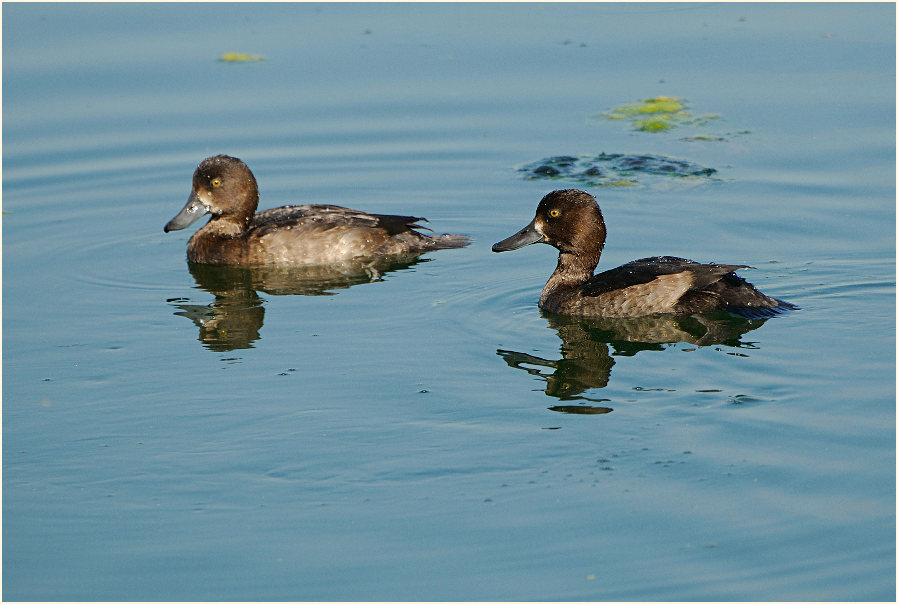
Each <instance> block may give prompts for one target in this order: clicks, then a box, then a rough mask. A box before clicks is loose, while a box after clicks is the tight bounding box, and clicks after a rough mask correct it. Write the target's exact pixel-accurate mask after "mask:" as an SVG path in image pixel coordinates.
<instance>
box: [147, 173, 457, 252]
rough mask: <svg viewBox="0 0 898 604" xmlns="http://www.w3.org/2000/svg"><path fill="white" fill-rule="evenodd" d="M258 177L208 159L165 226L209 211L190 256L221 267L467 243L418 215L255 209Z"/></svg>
mask: <svg viewBox="0 0 898 604" xmlns="http://www.w3.org/2000/svg"><path fill="white" fill-rule="evenodd" d="M258 205H259V188H258V185H257V184H256V178H255V177H254V176H253V173H252V172H251V171H250V169H249V168H248V167H247V165H246V164H245V163H243V162H242V161H240V160H239V159H237V158H236V157H229V156H227V155H216V156H215V157H209V158H207V159H204V160H203V161H202V163H200V165H199V166H197V169H196V171H195V172H194V173H193V190H192V191H191V192H190V197H188V199H187V204H186V205H185V206H184V208H183V209H182V210H181V211H180V212H179V213H178V215H177V216H175V217H174V218H172V219H171V220H170V221H169V222H168V224H166V225H165V229H164V231H165V232H166V233H167V232H169V231H177V230H179V229H183V228H185V227H187V226H190V225H191V224H193V223H194V222H195V221H196V220H197V219H198V218H199V217H200V216H202V215H203V214H206V213H209V214H211V215H212V218H210V219H209V222H208V223H206V225H205V226H204V227H202V228H201V229H200V230H198V231H197V232H196V233H194V234H193V236H192V237H191V238H190V241H188V243H187V259H188V260H190V261H191V262H197V263H199V264H215V265H220V266H261V265H271V264H334V263H339V262H344V261H348V260H359V259H366V258H378V257H382V256H387V255H399V254H420V253H424V252H427V251H430V250H439V249H446V248H458V247H464V246H466V245H468V243H469V240H468V237H466V236H464V235H448V234H446V235H434V236H430V235H425V234H423V233H419V232H418V229H426V227H423V226H421V225H420V224H417V223H418V222H420V221H422V220H424V221H426V219H424V218H416V217H414V216H391V215H386V214H368V213H366V212H360V211H358V210H351V209H349V208H343V207H340V206H333V205H299V206H283V207H280V208H274V209H271V210H264V211H262V212H259V213H258V214H254V212H255V211H256V207H257V206H258ZM427 230H429V229H427Z"/></svg>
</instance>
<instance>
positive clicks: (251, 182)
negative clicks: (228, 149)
mask: <svg viewBox="0 0 898 604" xmlns="http://www.w3.org/2000/svg"><path fill="white" fill-rule="evenodd" d="M258 205H259V187H258V185H257V184H256V178H255V177H254V176H253V173H252V172H251V171H250V169H249V168H248V167H247V165H246V164H245V163H243V162H242V161H240V160H239V159H237V158H236V157H230V156H228V155H216V156H215V157H209V158H207V159H204V160H203V161H202V162H201V163H200V165H199V166H197V168H196V171H195V172H194V173H193V189H192V190H191V191H190V196H189V197H188V198H187V203H186V204H185V205H184V208H183V209H182V210H181V211H180V212H178V215H177V216H175V217H174V218H172V219H171V220H170V221H169V222H168V224H166V225H165V228H164V229H163V230H164V231H165V232H166V233H167V232H169V231H177V230H180V229H183V228H186V227H188V226H190V225H191V224H193V223H194V222H196V221H197V220H198V219H199V218H200V216H203V215H204V214H211V215H212V219H213V220H215V219H223V220H225V221H227V222H231V223H234V224H235V225H236V226H238V227H239V230H240V231H243V230H246V229H247V228H248V227H249V225H250V223H251V222H252V219H253V214H254V213H255V212H256V208H257V207H258Z"/></svg>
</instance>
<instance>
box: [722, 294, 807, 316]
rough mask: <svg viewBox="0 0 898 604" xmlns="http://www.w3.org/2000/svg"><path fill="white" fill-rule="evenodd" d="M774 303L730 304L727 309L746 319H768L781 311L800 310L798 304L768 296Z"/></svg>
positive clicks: (781, 312)
mask: <svg viewBox="0 0 898 604" xmlns="http://www.w3.org/2000/svg"><path fill="white" fill-rule="evenodd" d="M770 299H771V300H773V301H774V302H775V303H776V304H775V305H772V306H763V307H762V306H742V307H733V306H730V307H729V308H727V310H728V311H729V312H731V313H733V314H737V315H739V316H740V317H744V318H746V319H769V318H770V317H775V316H777V315H781V314H783V313H787V312H790V311H793V310H801V307H800V306H797V305H795V304H792V303H791V302H786V301H785V300H780V299H779V298H770Z"/></svg>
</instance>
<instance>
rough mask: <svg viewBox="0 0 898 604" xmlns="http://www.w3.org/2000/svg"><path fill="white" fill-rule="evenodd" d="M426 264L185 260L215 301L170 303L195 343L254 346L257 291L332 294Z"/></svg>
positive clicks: (412, 259)
mask: <svg viewBox="0 0 898 604" xmlns="http://www.w3.org/2000/svg"><path fill="white" fill-rule="evenodd" d="M428 261H429V260H428V259H426V258H423V259H422V258H419V257H418V256H416V255H409V256H392V257H381V258H378V259H376V260H374V261H368V262H344V263H340V264H333V265H326V266H323V265H322V266H259V267H231V266H211V265H208V264H196V263H193V262H188V263H187V267H188V269H189V270H190V274H191V275H192V276H193V278H194V280H195V281H196V284H197V287H198V288H201V289H204V290H206V291H207V292H209V293H210V294H212V295H213V296H215V300H214V301H213V302H212V303H211V304H205V305H201V304H189V299H187V298H172V299H169V300H168V302H169V303H171V304H173V305H174V306H175V308H177V309H178V312H176V313H174V314H175V315H178V316H181V317H187V318H188V319H190V320H191V321H193V322H194V324H195V325H196V326H197V327H198V328H199V337H198V339H199V341H200V342H202V343H203V346H205V347H206V348H208V349H209V350H213V351H216V352H222V351H228V350H235V349H240V348H253V343H254V342H255V341H256V340H258V339H259V337H260V336H259V330H261V329H262V323H263V322H264V319H265V307H264V300H263V299H262V298H261V297H260V296H259V294H258V292H263V293H266V294H270V295H275V296H285V295H301V296H328V295H334V293H335V292H334V291H333V290H339V289H347V288H349V287H352V286H353V285H358V284H360V283H372V282H375V281H382V280H383V276H384V275H385V274H387V273H390V272H393V271H399V270H405V269H407V268H409V267H411V266H414V265H415V264H417V263H419V262H428Z"/></svg>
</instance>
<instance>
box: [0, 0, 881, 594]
mask: <svg viewBox="0 0 898 604" xmlns="http://www.w3.org/2000/svg"><path fill="white" fill-rule="evenodd" d="M3 17H4V20H3V28H4V29H3V34H4V44H3V84H4V96H3V118H4V119H3V126H4V128H3V143H4V147H3V151H4V153H3V168H4V171H3V193H4V195H3V212H4V214H3V236H4V238H3V277H4V280H3V285H4V287H3V310H4V314H3V352H4V356H3V377H4V378H5V379H4V381H3V487H4V488H3V521H4V522H3V544H4V546H5V547H4V550H3V554H4V555H3V598H4V599H6V600H54V599H75V600H97V599H101V600H140V599H144V600H145V599H150V600H171V599H176V600H197V599H199V600H220V599H257V600H284V599H286V600H355V599H374V600H405V599H427V600H446V599H448V600H470V599H477V600H529V599H545V600H559V599H560V600H631V599H635V600H709V599H710V600H714V599H737V600H738V599H750V600H767V599H771V600H808V599H810V600H858V599H874V600H892V599H894V597H895V541H894V535H895V507H894V504H895V415H894V410H895V405H894V401H895V381H894V378H895V323H894V318H895V287H894V285H895V263H894V260H895V209H894V208H895V206H894V200H895V121H894V120H895V92H894V91H895V62H894V43H895V25H894V23H895V8H894V6H892V5H889V4H874V5H869V4H852V5H850V6H848V5H838V4H837V5H829V4H828V5H767V4H762V5H738V4H737V5H732V4H725V5H712V4H701V5H668V4H663V5H654V4H652V5H619V4H611V5H604V4H599V5H592V4H576V5H565V4H561V5H556V4H550V5H538V4H527V5H513V4H512V5H507V4H502V5H491V4H483V5H481V4H477V5H462V4H448V5H445V4H437V5H430V4H428V5H416V4H412V5H377V4H373V5H368V4H364V5H356V4H352V5H343V4H340V5H308V4H302V5H292V4H276V5H244V4H224V5H221V4H212V5H210V4H203V5H192V4H186V5H181V4H178V5H171V4H168V5H157V4H137V5H115V4H113V5H109V4H102V5H88V4H86V5H68V4H66V5H46V4H6V5H4V6H3ZM227 52H246V53H251V54H260V55H263V56H264V60H263V61H259V62H245V63H227V62H222V61H218V60H217V59H218V57H219V56H220V55H222V54H223V53H227ZM658 95H666V96H675V97H680V98H685V99H686V100H687V101H688V104H689V111H690V112H692V113H693V114H694V115H696V116H698V115H709V114H714V115H716V116H718V117H712V118H710V119H708V121H707V123H704V124H686V125H680V126H678V127H677V128H675V129H673V130H671V131H668V132H664V133H656V134H652V133H646V132H640V131H637V130H634V129H633V127H632V126H631V125H630V124H629V123H627V122H626V121H610V120H607V119H604V118H603V117H602V116H601V114H602V113H603V112H608V111H609V110H612V109H613V108H615V107H618V106H620V105H622V104H624V103H631V102H635V101H638V100H640V99H644V98H649V97H654V96H658ZM718 139H722V140H718ZM216 153H228V154H232V155H235V156H238V157H241V158H242V159H244V160H246V161H247V163H248V164H249V165H250V167H251V168H252V169H253V170H254V172H255V174H256V176H257V178H258V179H259V182H260V186H261V194H262V202H261V207H262V208H266V207H274V206H277V205H282V204H285V203H290V202H322V203H339V204H343V205H347V206H350V207H356V208H360V209H364V210H369V211H376V212H385V213H398V214H414V215H423V216H426V217H427V218H429V219H430V221H431V226H432V227H433V228H434V229H436V230H437V231H439V232H457V233H465V234H468V235H471V236H472V237H473V238H474V243H473V245H471V246H470V247H468V248H466V249H462V250H446V251H440V252H436V253H433V254H430V255H427V256H425V257H424V258H422V259H421V261H420V262H417V263H415V264H412V265H409V266H403V267H391V268H392V269H393V270H389V271H385V272H384V273H383V274H382V275H381V276H380V278H379V279H375V280H373V281H372V280H368V279H364V280H362V281H363V282H359V283H354V284H353V283H337V284H328V286H326V287H315V286H314V283H312V285H309V283H308V282H306V281H301V280H297V279H295V278H289V276H288V278H286V279H284V278H283V276H282V275H280V276H279V275H277V274H275V275H271V274H257V273H256V274H250V273H247V272H244V273H239V274H234V273H228V272H227V271H225V272H224V273H221V272H218V273H216V272H214V271H212V272H211V273H210V272H209V271H201V270H199V271H198V270H193V272H191V270H190V268H189V267H188V266H187V264H186V263H185V260H184V258H185V252H184V248H185V244H186V240H187V238H188V237H189V234H190V232H192V231H193V229H192V228H191V229H188V230H187V231H185V232H179V233H170V234H163V233H162V226H163V225H164V224H165V222H166V221H167V220H169V219H170V218H171V217H172V216H173V215H174V214H175V213H176V212H177V211H178V210H179V209H180V208H181V206H182V205H183V202H184V200H185V199H186V196H187V194H188V192H189V186H190V177H191V173H192V171H193V168H194V167H195V166H196V164H197V163H198V162H199V161H200V160H202V159H203V158H204V157H206V156H208V155H213V154H216ZM601 153H607V154H612V153H625V154H639V155H652V156H659V157H669V158H674V159H676V160H682V161H685V162H689V164H695V165H697V166H701V167H703V168H710V169H713V170H714V171H715V172H714V174H713V178H697V179H696V178H693V179H686V180H684V179H678V178H666V177H663V176H655V175H651V174H643V175H638V177H637V178H636V181H637V185H636V186H598V185H599V184H602V183H596V186H595V187H591V186H590V190H592V191H593V192H595V193H596V194H597V195H598V197H599V200H600V203H601V204H602V208H603V211H604V213H605V218H606V221H607V223H608V229H609V239H608V243H607V245H606V252H605V255H604V257H603V259H602V264H601V265H600V266H605V267H611V266H615V265H617V264H620V263H622V262H625V261H627V260H631V259H634V258H638V257H642V256H647V255H654V254H677V255H682V256H686V257H690V258H694V259H696V260H717V261H720V262H731V263H746V264H751V265H752V266H755V267H756V270H753V271H750V274H747V275H746V276H747V277H749V279H750V280H751V281H752V282H754V283H755V284H756V285H758V286H759V287H761V288H762V289H763V290H764V291H765V292H766V293H768V294H771V295H774V296H777V297H782V298H784V299H787V300H789V301H791V302H794V303H797V304H799V305H800V306H801V307H802V310H801V311H800V312H797V313H793V314H790V315H788V316H785V317H779V318H776V319H773V320H770V321H768V322H766V323H763V324H744V323H743V324H739V325H735V326H733V325H727V324H723V325H718V324H712V325H710V326H708V325H705V326H703V325H697V324H695V323H687V324H675V325H671V324H669V323H665V324H663V325H650V326H646V325H635V326H634V325H629V324H628V325H616V326H611V327H609V326H608V325H602V324H595V323H590V322H576V321H575V322H568V321H562V320H559V319H558V318H555V317H550V316H543V315H542V314H541V313H540V312H539V310H538V309H537V307H536V301H537V298H538V295H539V290H540V288H541V287H542V284H543V283H544V282H545V279H546V278H547V276H548V274H549V272H550V271H551V270H552V267H553V266H554V257H553V256H554V255H553V254H552V250H550V249H549V248H546V247H544V246H531V247H529V248H526V249H523V250H520V251H516V252H514V253H509V254H502V255H495V254H492V253H491V252H490V250H489V248H490V245H491V244H492V243H493V242H495V241H498V240H500V239H502V238H504V237H506V236H508V235H509V234H511V233H513V232H515V231H516V230H517V229H519V228H520V227H522V226H523V225H524V224H526V223H527V222H528V221H529V220H530V218H531V217H532V212H533V209H534V208H535V206H536V203H537V202H538V200H539V199H540V197H542V195H544V194H545V193H546V192H548V191H549V190H552V189H553V188H558V187H563V186H587V185H584V184H582V183H578V182H571V181H554V180H545V179H535V180H530V179H527V178H526V174H525V173H522V172H519V171H518V170H519V169H520V168H521V167H524V166H527V165H529V164H531V163H533V162H539V161H541V160H543V159H546V158H552V157H558V156H574V157H595V156H598V155H599V154H601ZM313 294H319V295H313ZM324 294H329V295H324ZM672 330H679V331H677V333H678V334H679V335H677V336H674V337H666V338H665V337H654V339H653V338H652V337H650V336H649V335H647V334H655V336H657V334H658V332H659V331H664V332H667V333H669V332H671V331H672ZM717 331H720V332H721V334H722V335H720V336H719V337H716V336H715V334H716V332H717ZM628 334H629V335H628ZM684 334H685V335H684ZM609 409H610V410H611V411H608V410H609Z"/></svg>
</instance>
